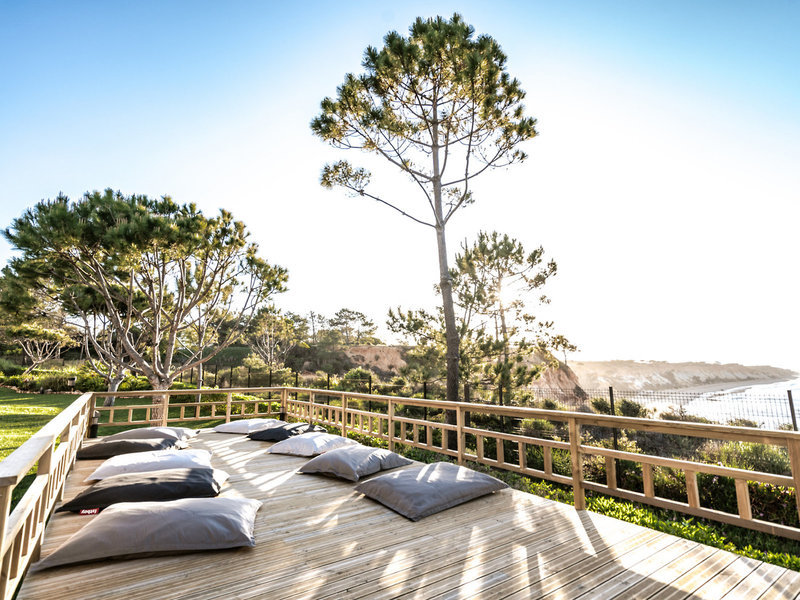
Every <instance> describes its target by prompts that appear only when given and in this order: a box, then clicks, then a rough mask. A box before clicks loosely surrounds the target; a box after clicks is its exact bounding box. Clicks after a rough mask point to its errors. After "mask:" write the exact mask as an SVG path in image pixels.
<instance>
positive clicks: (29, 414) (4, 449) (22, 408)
mask: <svg viewBox="0 0 800 600" xmlns="http://www.w3.org/2000/svg"><path fill="white" fill-rule="evenodd" d="M78 398H79V396H78V394H33V393H29V392H26V393H19V392H15V391H14V390H10V389H8V388H3V387H0V423H2V425H0V460H2V459H4V458H5V457H6V456H8V455H9V454H11V453H12V452H13V451H14V450H16V449H17V448H19V447H20V446H21V445H22V444H23V443H24V442H25V441H26V440H27V439H28V438H30V437H31V436H32V435H33V434H34V433H36V432H37V431H39V429H41V428H42V427H44V426H45V425H46V424H47V422H48V421H50V419H52V418H53V417H55V416H56V415H57V414H58V413H60V412H61V411H62V410H64V409H65V408H66V407H67V406H69V405H70V404H72V403H73V402H75V400H77V399H78ZM33 478H34V476H33V475H32V474H29V475H28V476H27V477H25V478H24V479H23V480H22V481H21V482H20V483H19V484H18V485H17V486H16V487H15V488H14V491H13V493H12V496H11V508H12V510H13V508H14V506H16V504H17V502H18V501H19V499H20V498H21V497H22V495H23V494H24V493H25V490H27V489H28V486H29V485H30V484H31V482H32V481H33Z"/></svg>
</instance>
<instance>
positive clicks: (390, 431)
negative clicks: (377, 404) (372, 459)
mask: <svg viewBox="0 0 800 600" xmlns="http://www.w3.org/2000/svg"><path fill="white" fill-rule="evenodd" d="M386 413H387V418H386V421H387V423H388V425H389V427H388V428H387V432H386V433H388V434H389V450H394V402H393V401H392V400H389V407H388V409H387V410H386Z"/></svg>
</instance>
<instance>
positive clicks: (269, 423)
mask: <svg viewBox="0 0 800 600" xmlns="http://www.w3.org/2000/svg"><path fill="white" fill-rule="evenodd" d="M275 425H286V421H279V420H278V419H240V420H238V421H231V422H230V423H222V424H220V425H217V426H216V427H214V431H215V432H217V433H243V434H245V435H246V434H248V433H252V432H254V431H259V430H260V429H266V428H267V427H274V426H275Z"/></svg>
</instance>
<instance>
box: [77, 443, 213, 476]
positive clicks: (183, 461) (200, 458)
mask: <svg viewBox="0 0 800 600" xmlns="http://www.w3.org/2000/svg"><path fill="white" fill-rule="evenodd" d="M193 467H205V468H208V469H210V468H211V452H209V451H208V450H194V449H189V450H156V451H155V452H136V453H134V454H122V455H120V456H114V457H113V458H109V459H108V460H106V461H105V462H103V464H101V465H100V466H99V467H97V469H95V470H94V472H93V473H92V474H91V475H89V477H87V478H86V479H88V480H94V479H105V478H106V477H111V476H112V475H121V474H122V473H144V472H146V471H160V470H163V469H191V468H193Z"/></svg>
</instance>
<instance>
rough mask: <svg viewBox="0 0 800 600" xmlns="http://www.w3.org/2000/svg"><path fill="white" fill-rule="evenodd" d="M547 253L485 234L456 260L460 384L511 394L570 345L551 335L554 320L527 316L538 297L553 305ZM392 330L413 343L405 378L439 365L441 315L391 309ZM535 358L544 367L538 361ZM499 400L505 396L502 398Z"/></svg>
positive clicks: (552, 269)
mask: <svg viewBox="0 0 800 600" xmlns="http://www.w3.org/2000/svg"><path fill="white" fill-rule="evenodd" d="M543 253H544V251H543V249H542V248H538V249H536V250H535V251H534V252H531V253H526V252H525V250H524V248H523V246H522V244H521V243H520V242H518V241H517V240H515V239H513V238H510V237H508V236H507V235H500V234H497V233H492V234H486V233H480V234H479V236H478V240H477V241H476V242H475V243H474V244H471V245H468V244H466V243H465V244H464V246H463V247H462V252H461V253H460V254H458V255H457V256H456V260H455V262H456V267H455V268H454V269H453V270H452V279H453V292H454V297H455V306H456V309H457V311H456V312H457V315H458V316H457V324H458V331H459V335H460V337H461V347H460V354H459V369H460V376H461V378H462V379H466V380H481V381H483V382H484V383H488V384H491V385H494V386H496V387H497V389H498V392H499V391H500V390H504V391H505V393H506V397H508V395H509V392H510V390H512V389H513V388H516V387H522V386H525V385H528V384H529V383H530V382H531V381H532V380H533V379H534V378H535V377H537V376H538V375H539V373H541V372H542V370H543V368H545V367H546V366H547V365H548V364H549V363H552V362H553V361H552V360H549V359H550V351H551V350H552V349H554V347H553V340H556V339H557V340H560V343H562V344H563V343H566V344H569V342H568V341H567V340H566V338H564V336H554V335H553V334H552V333H551V329H552V323H550V322H546V321H541V320H539V319H537V318H536V317H535V316H534V315H532V314H530V313H529V312H527V309H529V307H530V304H531V296H533V295H534V294H535V298H534V299H535V301H536V302H539V303H546V302H548V300H547V298H546V297H545V296H544V295H542V294H540V293H539V289H540V288H541V287H542V286H543V285H544V284H545V283H546V282H547V280H548V278H549V277H551V276H552V275H554V274H555V272H556V264H555V263H554V262H553V261H549V262H547V263H545V262H544V259H543ZM526 300H527V304H526ZM388 325H389V328H390V329H391V330H392V331H394V332H395V333H399V334H401V335H404V336H406V337H408V338H411V339H412V340H413V341H414V342H415V348H414V350H412V351H411V352H410V353H409V361H408V363H409V369H408V370H407V371H406V373H407V374H409V375H411V376H413V374H414V373H413V372H414V371H416V372H418V373H421V372H423V371H422V369H421V368H420V365H419V363H420V362H421V360H423V359H424V360H427V361H430V365H438V366H439V368H440V369H441V368H442V360H441V357H442V353H443V352H442V351H443V348H444V344H445V340H444V336H443V332H444V323H443V319H442V316H441V313H439V314H438V315H432V314H430V313H428V312H426V311H424V310H416V311H414V310H411V311H402V310H399V309H398V310H397V311H392V310H390V311H389V321H388ZM570 346H571V344H570ZM536 353H538V354H539V355H540V356H539V358H540V359H544V362H543V363H542V362H537V361H536V360H535V359H534V358H533V357H534V354H536ZM430 365H429V366H428V367H426V368H427V369H429V368H430ZM426 375H428V376H430V375H431V373H430V371H426ZM498 399H499V400H503V399H504V398H501V397H500V394H499V393H498Z"/></svg>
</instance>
